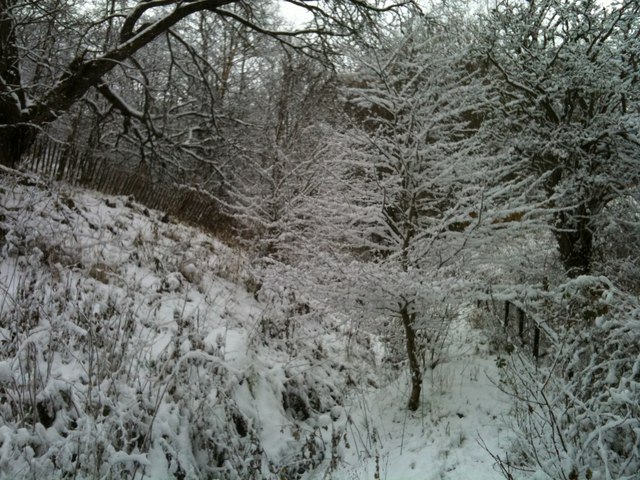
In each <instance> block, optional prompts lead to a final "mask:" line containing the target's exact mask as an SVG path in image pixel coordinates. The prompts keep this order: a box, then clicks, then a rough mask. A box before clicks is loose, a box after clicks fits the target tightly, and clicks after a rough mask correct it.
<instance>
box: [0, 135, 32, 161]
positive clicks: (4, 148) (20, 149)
mask: <svg viewBox="0 0 640 480" xmlns="http://www.w3.org/2000/svg"><path fill="white" fill-rule="evenodd" d="M36 133H37V132H36V129H35V128H34V127H31V126H29V125H2V126H0V165H4V166H5V167H9V168H16V167H17V166H18V164H19V163H20V159H21V158H22V155H23V154H24V153H25V152H26V151H27V150H28V149H29V147H30V146H31V145H32V144H33V142H34V141H35V139H36Z"/></svg>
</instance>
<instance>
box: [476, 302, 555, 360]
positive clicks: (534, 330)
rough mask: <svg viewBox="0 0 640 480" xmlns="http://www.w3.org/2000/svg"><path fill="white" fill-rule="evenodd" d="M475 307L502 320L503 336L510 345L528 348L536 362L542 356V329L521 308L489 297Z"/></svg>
mask: <svg viewBox="0 0 640 480" xmlns="http://www.w3.org/2000/svg"><path fill="white" fill-rule="evenodd" d="M477 306H478V307H479V308H480V307H483V308H484V309H485V310H487V311H488V312H491V313H492V314H493V315H495V316H496V317H497V319H502V328H503V331H504V334H505V336H506V339H507V341H508V342H511V343H510V344H511V345H513V343H514V342H517V343H519V347H520V348H523V349H524V348H530V352H531V355H533V357H534V358H535V359H536V361H537V360H538V359H539V358H540V357H541V356H542V355H543V352H542V346H543V338H544V335H543V334H544V333H545V332H544V329H542V328H541V327H540V325H539V324H538V323H537V322H536V321H535V320H534V319H532V318H530V317H531V316H530V315H527V312H526V311H525V310H524V309H523V308H521V307H520V306H518V305H516V304H514V303H513V302H512V301H509V300H500V301H498V300H495V299H493V297H492V296H491V295H490V299H489V300H479V301H478V304H477ZM514 322H516V323H514Z"/></svg>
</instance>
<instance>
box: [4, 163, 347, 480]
mask: <svg viewBox="0 0 640 480" xmlns="http://www.w3.org/2000/svg"><path fill="white" fill-rule="evenodd" d="M23 180H24V178H23V177H21V176H19V174H16V177H15V178H13V177H10V176H7V177H0V232H1V235H0V477H1V478H11V479H16V480H20V479H22V478H38V479H43V480H49V479H58V478H78V479H94V478H117V479H125V478H138V479H154V480H155V479H200V478H216V479H220V480H231V479H260V480H262V479H279V480H280V479H283V478H286V479H299V478H301V477H302V476H303V475H306V474H308V472H309V471H310V470H312V469H314V468H323V467H322V466H323V465H325V464H326V468H329V467H330V466H331V465H334V464H335V463H336V462H338V461H339V458H340V455H339V446H340V445H339V444H340V442H341V441H343V440H342V436H341V435H339V434H338V433H339V432H340V431H341V430H340V428H342V427H341V426H340V425H338V424H337V423H336V419H338V417H340V416H337V417H336V418H335V419H334V415H333V412H334V411H336V410H335V409H336V406H337V405H339V404H341V403H342V402H343V401H344V397H345V393H346V390H347V388H346V387H347V385H349V384H353V383H354V380H353V378H354V377H356V378H357V373H355V371H356V370H357V369H354V368H353V367H352V366H351V365H350V364H346V362H345V361H343V360H342V354H343V353H344V352H343V348H344V341H343V340H342V339H341V338H339V337H338V336H337V335H335V332H336V327H335V325H334V324H330V322H328V323H327V325H323V322H322V320H323V319H322V315H321V314H320V313H319V312H317V311H313V310H314V309H313V308H312V306H310V305H309V304H308V303H307V302H306V301H303V299H304V295H302V294H301V293H300V292H299V290H297V289H295V288H293V289H292V288H290V287H291V285H289V284H287V288H284V287H283V285H279V283H278V281H277V278H273V279H271V280H270V283H269V286H268V287H265V288H263V289H260V292H257V291H256V292H248V291H246V290H244V289H243V288H242V286H241V284H242V282H243V280H244V279H246V278H247V277H249V278H253V277H251V276H250V275H249V274H248V273H247V272H246V271H245V269H246V267H247V266H246V261H245V259H244V258H243V257H242V256H241V255H239V254H238V252H230V249H228V248H227V247H225V246H224V245H222V244H219V243H218V242H216V241H215V240H214V239H212V238H211V237H208V236H205V235H202V234H200V233H199V232H197V231H195V230H192V229H187V228H186V227H183V226H180V225H170V224H163V223H161V222H159V221H158V220H156V219H155V217H158V215H155V214H154V215H145V214H143V212H137V211H136V209H135V208H134V207H135V205H134V206H128V207H123V206H122V205H121V204H122V203H123V202H122V201H121V200H119V199H115V200H114V201H113V202H112V201H108V202H107V204H106V205H105V201H104V199H99V198H95V197H94V196H92V195H87V194H84V195H83V194H81V193H79V192H74V191H69V192H66V193H65V192H60V191H56V190H55V189H56V188H59V187H49V186H45V185H41V184H38V183H37V182H36V181H35V180H34V179H31V178H30V177H29V178H27V180H29V181H28V182H27V183H28V184H21V183H20V182H22V181H23ZM225 271H226V272H227V273H228V275H226V277H227V278H226V279H224V280H223V279H221V278H220V276H221V275H224V273H225ZM267 292H271V293H269V294H268V295H267ZM252 293H259V294H260V295H258V296H260V297H261V300H262V302H261V303H259V302H257V301H256V299H255V298H254V295H252ZM267 317H268V318H270V319H272V320H273V322H272V325H269V328H267V329H266V330H265V331H263V330H262V327H263V325H262V322H261V319H264V318H267ZM344 417H345V415H342V416H341V417H340V418H339V420H340V422H342V423H343V424H344V423H345V422H346V418H344ZM334 437H335V438H334Z"/></svg>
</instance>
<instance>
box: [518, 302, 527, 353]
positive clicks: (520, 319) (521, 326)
mask: <svg viewBox="0 0 640 480" xmlns="http://www.w3.org/2000/svg"><path fill="white" fill-rule="evenodd" d="M518 336H519V337H520V343H521V344H522V345H524V344H525V341H524V310H523V309H522V308H520V307H518Z"/></svg>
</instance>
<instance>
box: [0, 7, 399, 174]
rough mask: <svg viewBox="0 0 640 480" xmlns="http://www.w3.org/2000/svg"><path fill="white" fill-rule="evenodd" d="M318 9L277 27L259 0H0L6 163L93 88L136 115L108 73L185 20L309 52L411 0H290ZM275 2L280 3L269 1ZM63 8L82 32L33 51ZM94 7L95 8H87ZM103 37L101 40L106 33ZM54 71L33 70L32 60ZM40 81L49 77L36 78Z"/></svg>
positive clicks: (0, 146)
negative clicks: (208, 20)
mask: <svg viewBox="0 0 640 480" xmlns="http://www.w3.org/2000/svg"><path fill="white" fill-rule="evenodd" d="M284 1H285V2H287V3H291V4H295V5H297V6H299V7H301V8H304V9H306V10H308V11H309V12H311V13H312V14H313V22H311V23H310V24H309V27H308V28H304V29H299V30H295V29H294V30H284V31H280V30H278V29H274V28H273V26H272V25H270V24H268V23H264V22H262V19H261V18H257V17H254V16H253V15H252V12H253V11H254V10H255V8H256V3H262V2H248V1H242V0H153V1H149V0H139V1H135V2H134V1H127V2H122V3H120V5H119V6H118V5H116V3H115V2H111V3H108V4H107V5H106V7H107V8H102V9H89V10H86V11H83V10H82V9H79V8H78V7H77V6H74V4H73V3H71V2H66V1H65V0H52V1H46V2H37V1H32V0H2V1H1V2H0V152H2V153H0V163H2V164H3V165H6V166H10V167H13V166H15V165H16V164H17V162H18V160H19V158H20V156H21V155H22V154H23V152H24V151H25V150H26V149H27V148H28V147H29V146H30V144H31V143H32V142H33V141H34V138H35V136H36V134H37V132H38V130H39V129H40V128H41V127H42V126H44V125H46V124H47V123H50V122H53V121H55V120H56V119H58V118H59V117H60V116H61V115H63V114H64V113H65V112H67V111H68V110H69V109H70V108H71V106H73V105H74V104H75V103H76V102H77V101H78V100H79V99H81V98H83V97H84V96H85V95H86V94H87V92H89V90H91V89H92V88H95V89H97V90H98V91H100V92H101V93H102V94H103V95H104V96H105V98H106V99H107V100H108V101H109V102H111V103H112V104H113V105H114V106H115V107H116V108H118V109H119V110H121V111H123V112H127V113H128V114H129V115H131V116H134V117H135V116H136V114H138V113H139V112H138V111H137V110H136V109H134V108H130V107H129V105H128V104H127V102H126V101H124V99H123V98H122V97H120V96H118V95H115V94H114V91H113V90H110V89H109V75H108V74H109V73H110V72H112V71H113V70H114V69H115V68H116V67H117V66H119V65H122V64H123V62H126V61H127V60H129V59H131V58H132V57H133V55H134V54H135V53H136V52H138V51H140V50H141V49H143V48H145V47H146V46H148V45H149V44H150V43H152V42H153V41H154V40H156V39H157V38H158V37H160V36H162V35H165V34H167V33H168V32H170V30H171V29H172V28H173V27H174V26H175V25H177V24H178V23H179V22H181V21H182V20H184V19H186V18H188V17H190V16H192V15H195V14H198V13H206V14H210V15H214V16H216V17H219V18H222V19H225V20H227V21H229V22H234V23H237V24H241V25H244V26H245V27H247V28H248V29H250V30H252V31H254V32H257V33H259V34H262V35H266V36H270V37H273V38H277V39H278V40H279V41H281V42H284V43H291V39H292V38H294V37H296V38H299V39H301V40H299V41H298V44H297V46H298V48H305V49H306V50H307V51H308V52H309V53H313V52H315V53H317V54H318V53H320V52H325V53H326V51H327V47H328V46H329V44H328V43H327V42H326V41H320V40H319V39H327V38H330V37H343V36H349V35H354V34H356V33H357V31H358V30H359V28H360V27H361V26H362V25H364V24H366V23H368V22H373V21H375V19H376V18H378V16H379V15H380V14H382V13H384V12H389V11H394V10H396V9H397V8H399V7H401V6H403V5H407V4H409V3H410V2H403V3H401V4H393V5H386V2H381V1H380V2H379V1H377V0H376V1H367V2H363V1H359V0H340V1H333V2H329V1H327V2H317V3H316V2H313V3H311V2H309V3H307V2H304V1H296V0H284ZM268 5H269V6H270V7H269V8H271V9H276V8H278V3H277V2H276V3H269V4H268ZM61 9H64V10H65V11H66V12H68V13H69V15H70V17H71V18H70V24H71V25H72V26H73V27H74V28H73V31H74V32H76V36H71V37H66V36H65V37H64V41H66V42H67V43H68V44H67V45H65V48H64V49H61V48H57V49H51V48H49V49H48V56H47V57H46V58H44V57H43V58H36V57H35V56H33V55H30V48H32V47H33V44H32V43H31V42H32V41H33V39H30V38H29V36H28V35H27V34H26V32H28V31H29V29H30V28H31V27H33V25H34V24H44V25H47V26H52V28H58V27H59V26H60V21H59V19H58V18H57V17H56V15H58V13H59V12H60V11H61ZM86 12H88V13H86ZM99 39H102V40H99ZM30 62H31V64H35V69H36V70H38V69H40V71H42V70H43V69H44V70H49V71H50V72H51V73H52V75H51V76H50V78H46V77H43V76H41V75H37V76H36V75H32V76H31V78H29V76H28V75H27V74H26V73H27V72H26V70H25V68H26V65H27V64H29V63H30ZM34 79H35V80H39V81H40V82H42V84H34V83H33V81H34Z"/></svg>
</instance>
